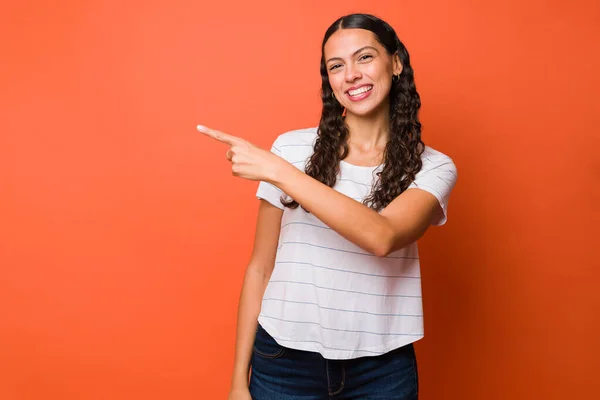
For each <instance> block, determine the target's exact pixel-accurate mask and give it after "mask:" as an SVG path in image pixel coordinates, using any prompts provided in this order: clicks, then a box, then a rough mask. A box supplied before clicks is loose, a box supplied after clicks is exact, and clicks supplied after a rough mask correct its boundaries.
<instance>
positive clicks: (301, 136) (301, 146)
mask: <svg viewBox="0 0 600 400" xmlns="http://www.w3.org/2000/svg"><path fill="white" fill-rule="evenodd" d="M317 129H318V128H316V127H314V128H303V129H295V130H292V131H288V132H285V133H282V134H280V135H279V136H277V138H276V139H275V141H274V142H273V151H274V152H275V153H277V154H278V155H279V156H281V157H283V158H284V159H286V160H287V161H288V162H290V163H292V164H294V165H296V167H298V168H303V167H304V164H305V162H306V160H307V159H308V158H309V157H310V156H311V155H312V153H313V146H314V143H315V139H316V138H317Z"/></svg>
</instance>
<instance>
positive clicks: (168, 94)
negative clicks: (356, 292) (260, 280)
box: [0, 0, 600, 400]
mask: <svg viewBox="0 0 600 400" xmlns="http://www.w3.org/2000/svg"><path fill="white" fill-rule="evenodd" d="M5 3H6V2H5ZM12 3H14V4H13V5H8V4H2V6H1V9H0V38H1V39H0V57H1V60H0V61H1V62H0V94H1V97H0V113H1V118H0V135H1V136H0V265H1V270H0V273H1V275H0V399H3V400H25V399H45V400H51V399H60V400H74V399H114V400H120V399H146V400H150V399H178V400H183V399H222V398H225V396H226V393H227V390H228V385H229V379H230V372H231V368H232V364H233V344H234V326H235V315H236V307H237V300H238V293H239V290H240V286H241V282H242V277H243V273H244V269H245V266H246V262H247V261H248V258H249V255H250V251H251V246H252V239H253V233H254V223H255V217H256V211H257V205H258V201H257V200H256V199H255V197H254V193H255V189H256V183H255V182H248V181H243V180H240V179H236V178H234V177H232V176H231V174H230V170H229V164H228V163H227V161H226V159H225V156H224V153H225V150H226V148H225V147H222V146H221V145H219V144H217V143H213V142H211V141H209V140H208V139H207V138H205V137H201V136H200V135H199V134H197V133H196V131H195V126H196V124H198V123H202V124H205V125H208V126H211V127H215V128H218V129H221V130H224V131H227V132H230V133H232V134H236V135H240V136H243V137H245V138H247V139H249V140H251V141H253V142H255V143H256V144H259V145H261V146H263V147H269V146H270V144H271V142H272V140H273V139H274V138H275V137H276V135H278V134H280V133H282V132H285V131H287V130H291V129H296V128H302V127H307V126H314V125H316V124H317V122H318V117H319V113H320V100H319V96H318V90H319V88H320V77H319V57H320V53H319V52H320V43H321V39H322V35H323V34H324V32H325V30H326V28H327V27H328V26H329V24H330V23H331V22H333V21H334V20H335V19H336V18H337V17H338V16H341V15H342V14H346V13H349V12H356V11H359V12H360V11H366V12H371V13H375V14H377V15H379V16H381V17H383V18H384V19H386V20H388V21H389V22H390V23H391V24H392V25H393V26H394V27H395V28H396V29H397V32H398V33H399V35H400V37H401V39H402V40H403V41H404V42H405V44H406V46H407V47H408V49H409V51H410V53H411V56H412V61H413V64H414V68H415V71H416V79H417V87H418V90H419V91H420V93H421V96H422V99H423V104H424V106H423V109H422V122H423V125H424V132H423V135H424V139H425V142H426V143H427V144H429V145H431V146H432V147H434V148H436V149H438V150H441V151H443V152H445V153H447V154H449V155H451V156H452V157H453V158H454V160H455V162H456V164H457V166H458V169H459V180H458V184H457V186H456V188H455V190H454V192H453V194H452V198H451V201H450V208H449V210H450V215H449V222H448V224H447V225H446V226H444V227H442V228H434V229H431V230H430V231H429V232H428V234H427V235H426V237H425V238H424V239H423V240H422V243H421V253H422V263H423V275H424V280H423V282H424V297H425V315H426V317H425V321H426V337H425V339H424V340H422V341H421V342H419V343H418V345H417V355H418V358H419V371H420V378H421V393H422V399H424V400H433V399H436V400H437V399H444V400H465V399H486V400H494V399H498V400H500V399H502V400H506V399H592V398H597V395H598V392H599V391H600V386H599V384H598V377H597V374H598V371H599V367H600V365H599V362H598V360H599V358H600V357H599V356H600V354H599V340H598V328H599V327H600V319H599V310H600V307H599V306H600V304H599V303H600V302H599V297H598V289H597V285H598V281H599V279H600V272H599V271H598V267H599V266H600V264H599V262H598V255H597V254H595V252H594V251H593V250H594V248H596V249H597V248H598V238H599V237H600V235H599V232H598V226H599V223H600V219H599V213H598V207H597V204H598V202H599V201H600V193H599V187H600V184H599V177H600V163H599V160H600V156H598V149H599V145H600V143H599V134H598V127H599V125H600V118H599V115H600V109H599V103H600V102H599V101H598V92H599V90H600V85H599V78H598V73H599V71H600V58H599V56H598V43H600V35H599V28H598V21H599V20H600V12H599V6H597V5H596V4H597V2H595V1H583V0H581V1H569V2H567V1H526V2H521V1H519V0H510V1H502V2H474V1H465V0H460V1H453V2H447V1H441V0H436V1H406V0H403V1H390V2H374V3H373V4H372V5H371V6H369V7H364V4H366V2H365V1H354V0H352V1H351V0H346V1H344V2H342V3H340V2H326V1H303V2H282V1H260V2H242V1H235V2H232V1H217V2H215V4H213V5H208V4H206V3H208V2H198V1H189V0H171V1H163V2H159V1H143V2H142V1H138V2H132V1H128V2H117V1H113V2H106V1H99V0H96V1H92V0H87V1H81V0H78V1H75V0H68V1H67V0H65V1H61V2H59V3H56V2H48V1H30V2H28V3H29V4H24V3H25V2H12ZM56 4H60V6H57V5H56Z"/></svg>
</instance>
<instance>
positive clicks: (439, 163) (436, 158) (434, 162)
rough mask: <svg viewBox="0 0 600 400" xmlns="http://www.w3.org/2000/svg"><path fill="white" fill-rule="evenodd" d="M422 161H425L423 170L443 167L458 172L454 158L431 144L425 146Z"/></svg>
mask: <svg viewBox="0 0 600 400" xmlns="http://www.w3.org/2000/svg"><path fill="white" fill-rule="evenodd" d="M421 161H422V162H423V166H422V168H421V172H427V171H431V170H433V169H438V168H443V169H446V170H451V171H452V172H454V173H456V164H455V163H454V160H453V159H452V158H451V157H450V156H449V155H447V154H444V153H442V152H441V151H439V150H436V149H434V148H432V147H430V146H425V149H424V150H423V153H422V154H421Z"/></svg>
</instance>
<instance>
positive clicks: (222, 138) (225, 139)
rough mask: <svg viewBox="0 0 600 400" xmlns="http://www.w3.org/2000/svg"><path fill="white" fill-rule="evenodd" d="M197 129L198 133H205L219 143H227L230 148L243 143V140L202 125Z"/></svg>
mask: <svg viewBox="0 0 600 400" xmlns="http://www.w3.org/2000/svg"><path fill="white" fill-rule="evenodd" d="M196 129H198V132H201V133H204V134H205V135H206V136H210V137H211V138H213V139H215V140H218V141H219V142H222V143H226V144H228V145H230V146H232V145H234V144H238V143H240V142H241V141H242V139H240V138H238V137H236V136H233V135H228V134H226V133H223V132H220V131H217V130H215V129H210V128H207V127H205V126H202V125H198V126H197V127H196Z"/></svg>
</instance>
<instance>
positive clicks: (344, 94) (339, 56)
mask: <svg viewBox="0 0 600 400" xmlns="http://www.w3.org/2000/svg"><path fill="white" fill-rule="evenodd" d="M324 56H325V63H326V67H327V74H328V75H329V83H330V85H331V88H332V89H333V93H334V95H335V97H336V98H337V100H338V101H339V102H340V103H341V104H342V106H343V107H345V108H346V112H347V113H352V114H355V115H361V116H366V115H369V114H371V113H372V112H373V111H375V110H378V109H380V107H381V106H382V105H384V106H387V104H388V102H389V93H390V88H391V85H392V76H393V75H394V74H399V73H400V72H402V65H401V64H400V59H399V58H398V56H394V57H392V56H390V55H389V54H388V53H387V51H386V49H385V48H384V47H383V46H382V45H381V44H380V43H379V42H378V41H377V39H376V38H375V34H373V32H371V31H368V30H365V29H340V30H338V31H337V32H335V33H334V34H333V35H331V37H330V38H329V40H327V42H326V43H325V47H324Z"/></svg>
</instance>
